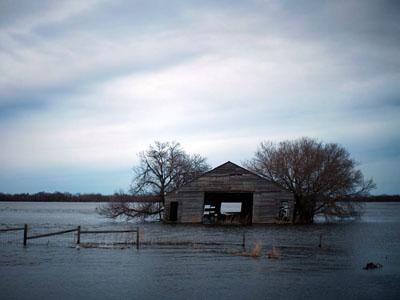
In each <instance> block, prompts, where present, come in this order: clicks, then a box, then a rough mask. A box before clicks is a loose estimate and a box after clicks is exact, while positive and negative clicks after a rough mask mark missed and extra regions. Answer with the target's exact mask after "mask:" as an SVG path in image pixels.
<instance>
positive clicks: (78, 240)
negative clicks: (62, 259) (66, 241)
mask: <svg viewBox="0 0 400 300" xmlns="http://www.w3.org/2000/svg"><path fill="white" fill-rule="evenodd" d="M80 243H81V226H80V225H79V226H78V228H77V230H76V244H77V245H79V244H80Z"/></svg>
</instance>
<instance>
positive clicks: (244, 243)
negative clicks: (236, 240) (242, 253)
mask: <svg viewBox="0 0 400 300" xmlns="http://www.w3.org/2000/svg"><path fill="white" fill-rule="evenodd" d="M242 247H243V248H246V233H245V232H244V231H243V238H242Z"/></svg>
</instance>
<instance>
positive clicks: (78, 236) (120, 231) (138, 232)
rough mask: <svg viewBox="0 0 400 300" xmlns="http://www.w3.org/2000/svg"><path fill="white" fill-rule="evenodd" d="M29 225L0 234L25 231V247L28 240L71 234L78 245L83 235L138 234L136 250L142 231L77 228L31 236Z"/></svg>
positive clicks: (8, 229)
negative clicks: (74, 235)
mask: <svg viewBox="0 0 400 300" xmlns="http://www.w3.org/2000/svg"><path fill="white" fill-rule="evenodd" d="M28 228H29V227H28V224H25V225H24V227H15V228H2V229H0V232H9V231H23V245H24V246H26V245H27V242H28V240H31V239H39V238H44V237H49V236H55V235H61V234H65V233H70V232H76V244H77V245H79V244H80V243H81V235H84V234H108V233H136V249H139V242H140V231H139V228H135V229H126V230H81V226H77V227H76V228H72V229H68V230H62V231H55V232H48V233H44V234H37V235H31V236H29V234H28Z"/></svg>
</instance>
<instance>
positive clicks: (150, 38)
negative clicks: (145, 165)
mask: <svg viewBox="0 0 400 300" xmlns="http://www.w3.org/2000/svg"><path fill="white" fill-rule="evenodd" d="M399 16H400V2H399V1H349V0H345V1H304V2H303V1H232V0H229V1H205V0H202V1H171V0H169V1H149V0H144V1H115V0H110V1H107V0H99V1H88V0H85V1H66V2H62V1H15V0H9V1H8V0H6V1H5V0H0V143H1V144H0V192H12V193H14V192H38V191H43V190H44V191H68V192H72V193H75V192H81V193H82V192H101V193H113V192H114V191H116V190H118V189H120V188H122V189H125V190H127V188H128V186H129V183H130V180H131V168H132V166H133V165H135V163H137V161H138V158H137V153H138V152H139V151H141V150H144V149H146V148H147V146H148V145H149V144H151V143H152V142H153V141H155V140H160V141H168V140H175V141H179V142H180V143H181V144H182V146H183V148H184V149H185V150H187V151H188V152H192V153H199V154H202V155H204V156H206V157H208V160H209V163H210V164H211V165H212V166H214V167H215V166H217V165H219V164H221V163H224V162H225V161H227V160H231V161H233V162H236V163H241V162H243V161H245V160H247V159H249V158H251V157H252V156H253V153H254V151H255V150H256V148H257V146H258V144H259V143H260V142H261V141H263V140H273V141H280V140H285V139H293V138H297V137H301V136H309V137H316V138H318V139H320V140H322V141H325V142H337V143H340V144H341V145H343V146H344V147H346V148H347V149H348V150H349V151H350V152H351V154H352V156H353V157H354V158H355V159H356V160H357V161H359V162H360V168H361V169H362V170H363V172H364V174H365V176H366V177H373V178H374V180H375V182H376V183H377V186H378V188H377V189H376V190H375V192H374V193H378V194H379V193H400V171H399V170H400V134H399V129H400V50H399V49H400V18H399Z"/></svg>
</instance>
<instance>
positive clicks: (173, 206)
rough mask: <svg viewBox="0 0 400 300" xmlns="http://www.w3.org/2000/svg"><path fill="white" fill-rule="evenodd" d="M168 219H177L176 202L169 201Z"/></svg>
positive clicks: (173, 220)
mask: <svg viewBox="0 0 400 300" xmlns="http://www.w3.org/2000/svg"><path fill="white" fill-rule="evenodd" d="M169 220H170V221H171V222H176V221H177V220H178V202H176V201H173V202H171V206H170V207H169Z"/></svg>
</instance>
